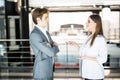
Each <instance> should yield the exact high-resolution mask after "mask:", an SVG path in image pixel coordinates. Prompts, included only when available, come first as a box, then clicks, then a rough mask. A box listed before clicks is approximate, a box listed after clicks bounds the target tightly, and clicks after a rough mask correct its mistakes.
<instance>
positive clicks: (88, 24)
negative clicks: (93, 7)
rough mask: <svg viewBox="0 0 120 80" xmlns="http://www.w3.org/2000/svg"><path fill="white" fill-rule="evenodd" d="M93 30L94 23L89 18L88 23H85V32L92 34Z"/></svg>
mask: <svg viewBox="0 0 120 80" xmlns="http://www.w3.org/2000/svg"><path fill="white" fill-rule="evenodd" d="M95 28H96V23H95V22H94V21H93V20H92V19H91V18H90V17H89V18H88V21H87V23H86V29H87V31H89V32H92V33H94V32H95Z"/></svg>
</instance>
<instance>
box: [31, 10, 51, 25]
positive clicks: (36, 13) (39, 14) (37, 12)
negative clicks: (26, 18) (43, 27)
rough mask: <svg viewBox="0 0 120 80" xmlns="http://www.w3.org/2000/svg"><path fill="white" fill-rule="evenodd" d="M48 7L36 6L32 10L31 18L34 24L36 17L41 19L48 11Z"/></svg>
mask: <svg viewBox="0 0 120 80" xmlns="http://www.w3.org/2000/svg"><path fill="white" fill-rule="evenodd" d="M48 12H49V11H48V9H46V8H36V9H34V10H33V11H32V19H33V22H34V23H35V24H37V17H40V18H41V19H42V16H43V14H45V13H48Z"/></svg>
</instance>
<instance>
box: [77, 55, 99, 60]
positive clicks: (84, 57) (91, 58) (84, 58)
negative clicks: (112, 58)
mask: <svg viewBox="0 0 120 80" xmlns="http://www.w3.org/2000/svg"><path fill="white" fill-rule="evenodd" d="M78 59H81V60H92V61H97V59H96V58H95V57H87V56H80V57H79V58H78Z"/></svg>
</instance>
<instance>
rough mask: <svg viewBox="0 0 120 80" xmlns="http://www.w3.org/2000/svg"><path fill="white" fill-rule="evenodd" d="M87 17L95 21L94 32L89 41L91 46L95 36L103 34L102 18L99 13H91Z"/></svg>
mask: <svg viewBox="0 0 120 80" xmlns="http://www.w3.org/2000/svg"><path fill="white" fill-rule="evenodd" d="M89 17H90V18H91V19H92V20H93V21H94V22H95V23H96V29H95V33H94V34H93V36H92V40H91V43H90V46H92V45H93V43H94V40H95V38H96V36H97V35H103V29H102V20H101V17H100V16H99V15H97V14H93V15H90V16H89ZM103 36H104V35H103Z"/></svg>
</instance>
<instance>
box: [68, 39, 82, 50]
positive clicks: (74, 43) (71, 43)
mask: <svg viewBox="0 0 120 80" xmlns="http://www.w3.org/2000/svg"><path fill="white" fill-rule="evenodd" d="M66 43H67V44H68V45H71V46H75V47H77V48H78V49H79V48H80V46H79V44H78V43H76V42H74V41H68V42H66Z"/></svg>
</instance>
